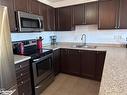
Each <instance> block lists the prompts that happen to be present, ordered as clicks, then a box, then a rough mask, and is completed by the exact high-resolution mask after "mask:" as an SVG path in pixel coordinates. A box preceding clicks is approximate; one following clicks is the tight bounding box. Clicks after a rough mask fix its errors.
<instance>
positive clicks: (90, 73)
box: [81, 50, 97, 79]
mask: <svg viewBox="0 0 127 95" xmlns="http://www.w3.org/2000/svg"><path fill="white" fill-rule="evenodd" d="M96 63H97V52H96V51H89V50H82V51H81V76H82V77H86V78H91V79H94V78H95V73H96Z"/></svg>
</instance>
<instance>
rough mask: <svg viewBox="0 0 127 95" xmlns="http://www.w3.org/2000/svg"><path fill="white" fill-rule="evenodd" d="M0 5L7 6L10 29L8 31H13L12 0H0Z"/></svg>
mask: <svg viewBox="0 0 127 95" xmlns="http://www.w3.org/2000/svg"><path fill="white" fill-rule="evenodd" d="M0 5H3V6H7V8H8V16H9V23H10V29H11V31H10V32H13V31H15V14H14V7H13V6H14V5H13V0H0Z"/></svg>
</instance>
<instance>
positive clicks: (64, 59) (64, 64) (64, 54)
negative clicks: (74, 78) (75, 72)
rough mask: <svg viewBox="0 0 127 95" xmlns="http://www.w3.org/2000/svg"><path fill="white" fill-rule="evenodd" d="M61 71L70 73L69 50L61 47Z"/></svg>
mask: <svg viewBox="0 0 127 95" xmlns="http://www.w3.org/2000/svg"><path fill="white" fill-rule="evenodd" d="M60 67H61V72H63V73H68V74H69V71H70V70H69V63H68V50H67V49H61V65H60Z"/></svg>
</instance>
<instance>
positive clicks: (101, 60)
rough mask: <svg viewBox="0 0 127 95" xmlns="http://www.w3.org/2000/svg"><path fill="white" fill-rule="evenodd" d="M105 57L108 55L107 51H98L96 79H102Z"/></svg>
mask: <svg viewBox="0 0 127 95" xmlns="http://www.w3.org/2000/svg"><path fill="white" fill-rule="evenodd" d="M105 57H106V51H97V63H96V73H95V79H96V80H98V81H101V78H102V73H103V68H104V62H105Z"/></svg>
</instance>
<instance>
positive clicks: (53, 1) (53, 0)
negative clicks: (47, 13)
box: [48, 0, 63, 3]
mask: <svg viewBox="0 0 127 95" xmlns="http://www.w3.org/2000/svg"><path fill="white" fill-rule="evenodd" d="M48 1H49V2H52V3H55V2H60V1H63V0H48Z"/></svg>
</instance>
